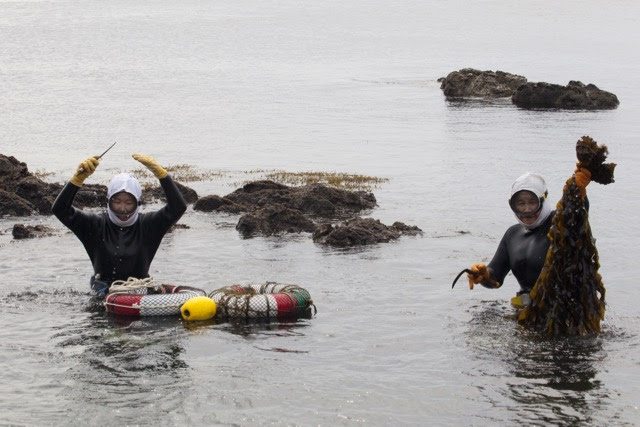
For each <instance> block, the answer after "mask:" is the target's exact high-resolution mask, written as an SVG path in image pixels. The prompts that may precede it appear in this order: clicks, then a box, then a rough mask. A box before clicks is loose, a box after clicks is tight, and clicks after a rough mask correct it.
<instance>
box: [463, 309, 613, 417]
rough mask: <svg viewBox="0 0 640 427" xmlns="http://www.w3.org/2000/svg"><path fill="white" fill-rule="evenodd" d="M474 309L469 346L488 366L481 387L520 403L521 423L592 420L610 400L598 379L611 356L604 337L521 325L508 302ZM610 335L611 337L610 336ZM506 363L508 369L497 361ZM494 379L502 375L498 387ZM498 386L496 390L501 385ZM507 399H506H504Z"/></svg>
mask: <svg viewBox="0 0 640 427" xmlns="http://www.w3.org/2000/svg"><path fill="white" fill-rule="evenodd" d="M481 304H482V306H480V307H477V306H476V307H474V308H473V310H474V311H473V312H472V313H471V316H472V319H471V321H470V323H469V329H468V331H467V332H466V335H467V339H466V341H467V345H468V346H469V347H470V350H471V353H472V354H474V355H475V357H477V358H479V359H481V360H482V364H483V366H484V365H487V373H486V375H488V376H489V378H487V379H483V380H482V381H490V382H491V383H492V384H491V385H487V384H486V383H482V384H481V385H477V386H478V387H479V388H481V389H482V391H483V395H485V396H486V397H487V398H488V399H489V400H493V399H492V398H491V395H490V393H487V390H496V391H497V392H498V393H499V394H500V395H501V396H502V398H496V399H495V401H494V402H492V403H493V404H495V405H500V406H503V405H504V398H505V397H506V398H508V399H510V400H511V401H513V402H515V403H516V406H514V408H513V411H514V412H515V414H514V415H515V419H516V420H520V422H522V421H525V420H528V421H529V422H534V423H535V422H537V423H540V422H543V423H547V422H548V423H554V424H555V423H558V422H560V423H568V424H576V423H589V422H590V420H595V419H598V417H597V416H596V415H597V414H598V412H600V411H601V410H604V409H605V408H606V406H607V405H608V404H609V403H610V402H609V400H610V392H609V391H608V390H607V388H606V387H605V385H604V384H603V383H602V382H601V381H600V380H599V379H598V374H599V366H600V365H601V364H602V363H603V360H604V359H605V358H606V353H605V351H604V350H603V339H604V338H605V337H603V336H600V337H564V338H546V337H542V336H540V335H538V334H536V333H534V332H531V331H529V330H527V329H525V328H522V327H519V326H517V324H516V322H515V311H514V310H513V309H512V308H511V307H510V306H508V305H507V304H506V303H495V302H482V303H481ZM605 336H606V335H605ZM496 362H497V363H499V364H503V365H505V367H506V372H503V371H502V370H501V369H500V367H498V368H497V370H496V368H495V364H496ZM505 376H506V377H507V378H504V377H505ZM491 377H500V378H499V381H497V384H498V385H497V386H496V384H494V382H493V379H492V378H491ZM496 388H497V389H496ZM501 402H502V403H501Z"/></svg>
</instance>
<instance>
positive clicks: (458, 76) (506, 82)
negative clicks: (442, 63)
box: [438, 68, 527, 99]
mask: <svg viewBox="0 0 640 427" xmlns="http://www.w3.org/2000/svg"><path fill="white" fill-rule="evenodd" d="M438 81H439V82H441V85H440V89H442V92H443V93H444V96H445V97H447V98H448V99H455V98H508V97H510V96H512V95H513V94H514V93H515V91H516V89H518V87H520V86H521V85H523V84H524V83H526V82H527V79H526V77H523V76H519V75H517V74H511V73H506V72H504V71H495V72H494V71H480V70H476V69H474V68H463V69H462V70H459V71H452V72H451V73H449V74H448V75H447V77H441V78H439V79H438Z"/></svg>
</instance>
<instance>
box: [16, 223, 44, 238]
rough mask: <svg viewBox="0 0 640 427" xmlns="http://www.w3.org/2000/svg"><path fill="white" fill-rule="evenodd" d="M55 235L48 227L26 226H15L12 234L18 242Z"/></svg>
mask: <svg viewBox="0 0 640 427" xmlns="http://www.w3.org/2000/svg"><path fill="white" fill-rule="evenodd" d="M53 233H54V229H53V228H51V227H47V226H46V225H39V224H38V225H24V224H15V225H14V226H13V230H12V231H11V234H12V235H13V238H14V239H16V240H20V239H32V238H34V237H45V236H51V235H52V234H53Z"/></svg>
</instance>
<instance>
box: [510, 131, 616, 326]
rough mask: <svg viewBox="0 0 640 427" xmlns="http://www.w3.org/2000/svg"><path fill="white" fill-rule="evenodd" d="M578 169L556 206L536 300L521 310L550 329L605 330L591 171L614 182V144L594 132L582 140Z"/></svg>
mask: <svg viewBox="0 0 640 427" xmlns="http://www.w3.org/2000/svg"><path fill="white" fill-rule="evenodd" d="M576 153H577V157H578V164H577V168H576V172H575V173H574V174H573V175H572V176H571V177H570V178H569V179H568V180H567V181H566V183H565V185H564V188H563V190H562V198H561V199H560V201H559V202H558V204H557V206H556V212H555V216H554V218H553V223H552V226H551V229H550V230H549V234H548V235H547V237H548V239H549V241H550V246H549V250H548V251H547V255H546V259H545V263H544V267H543V268H542V272H541V273H540V276H539V277H538V280H537V281H536V283H535V285H534V286H533V288H532V290H531V293H530V297H531V301H532V303H531V305H530V306H529V307H527V308H525V309H524V310H522V311H521V312H520V313H519V315H518V320H519V322H520V323H521V324H524V325H526V326H530V327H532V328H534V329H536V330H538V331H540V332H543V333H546V334H547V335H553V336H557V335H587V334H595V333H598V332H600V321H601V320H602V319H603V318H604V311H605V288H604V285H603V284H602V277H601V276H600V274H599V273H598V269H599V267H600V263H599V259H598V251H597V249H596V247H595V243H594V239H593V237H592V235H591V227H590V225H589V213H588V210H587V206H586V203H587V202H586V192H585V186H586V184H587V183H588V178H587V180H586V182H585V179H584V178H585V176H586V177H589V175H590V179H591V181H595V182H597V183H599V184H610V183H612V182H613V170H614V168H615V166H616V165H615V163H604V161H605V160H606V158H607V154H608V150H607V147H606V146H604V145H598V144H597V143H596V141H594V140H593V139H591V138H590V137H588V136H583V137H582V138H580V140H578V142H577V144H576Z"/></svg>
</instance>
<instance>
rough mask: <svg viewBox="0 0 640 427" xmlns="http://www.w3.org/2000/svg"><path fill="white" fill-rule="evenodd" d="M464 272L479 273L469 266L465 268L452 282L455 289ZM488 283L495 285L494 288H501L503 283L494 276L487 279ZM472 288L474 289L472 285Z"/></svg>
mask: <svg viewBox="0 0 640 427" xmlns="http://www.w3.org/2000/svg"><path fill="white" fill-rule="evenodd" d="M464 273H467V274H471V275H472V276H473V275H475V274H478V272H477V271H473V270H470V269H468V268H465V269H464V270H462V271H461V272H460V273H458V275H457V276H456V278H455V279H453V283H452V284H451V289H453V287H454V286H455V285H456V282H457V281H458V279H459V278H460V276H462V275H463V274H464ZM486 283H488V284H489V285H491V287H493V288H499V287H500V286H501V284H500V283H499V282H498V281H497V280H495V279H493V278H489V279H487V281H486ZM471 289H473V287H471Z"/></svg>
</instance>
